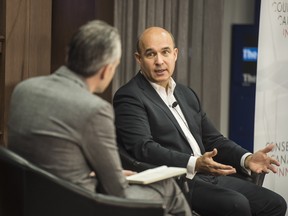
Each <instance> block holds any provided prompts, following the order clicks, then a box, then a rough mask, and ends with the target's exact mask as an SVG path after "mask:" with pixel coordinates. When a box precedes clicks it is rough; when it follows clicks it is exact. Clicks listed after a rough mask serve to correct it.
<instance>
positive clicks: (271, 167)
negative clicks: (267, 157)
mask: <svg viewBox="0 0 288 216" xmlns="http://www.w3.org/2000/svg"><path fill="white" fill-rule="evenodd" d="M268 169H269V170H271V171H272V172H273V173H277V168H276V167H275V166H273V165H270V166H268Z"/></svg>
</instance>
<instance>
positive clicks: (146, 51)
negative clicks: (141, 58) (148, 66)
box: [144, 47, 171, 54]
mask: <svg viewBox="0 0 288 216" xmlns="http://www.w3.org/2000/svg"><path fill="white" fill-rule="evenodd" d="M163 50H171V48H170V47H163V48H162V49H161V51H163ZM154 51H155V50H154V49H152V48H148V49H146V50H145V52H144V54H146V53H148V52H154Z"/></svg>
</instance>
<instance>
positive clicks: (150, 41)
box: [113, 27, 287, 216]
mask: <svg viewBox="0 0 288 216" xmlns="http://www.w3.org/2000/svg"><path fill="white" fill-rule="evenodd" d="M177 55H178V49H177V48H175V43H174V39H173V36H172V34H171V33H170V32H168V31H166V30H165V29H162V28H159V27H151V28H148V29H146V30H145V31H144V32H143V33H142V34H141V36H140V37H139V39H138V41H137V52H136V53H135V57H136V60H137V62H138V64H139V65H140V68H141V70H140V71H139V73H138V74H137V75H136V76H135V77H134V78H132V80H130V82H128V83H127V84H126V85H124V86H123V87H121V88H120V89H119V90H118V91H117V92H116V94H115V96H114V101H113V104H114V108H115V115H116V116H115V121H116V127H117V136H118V142H119V143H120V144H121V145H123V146H124V147H125V148H126V150H127V151H128V152H129V153H130V154H131V155H132V156H133V157H134V158H136V159H137V160H139V161H142V162H147V163H150V164H154V165H167V166H176V167H185V168H187V176H186V177H187V179H188V185H189V188H190V190H189V194H187V198H188V200H189V202H190V204H191V205H192V207H193V209H194V210H196V212H198V213H200V214H201V215H203V216H204V215H213V216H216V215H221V216H223V215H239V216H249V215H267V216H271V215H274V216H276V215H279V216H280V215H285V212H286V209H287V204H286V202H285V200H284V199H283V198H282V197H281V196H280V195H278V194H276V193H274V192H272V191H270V190H268V189H266V188H263V187H259V186H256V185H254V184H252V183H250V182H247V181H244V180H241V179H239V178H235V177H231V176H228V175H230V174H234V173H236V172H237V173H246V174H250V173H251V171H253V172H256V173H261V172H265V173H268V172H269V171H272V172H276V168H275V165H276V166H279V163H278V162H277V161H276V160H274V159H273V158H271V157H269V156H268V155H267V153H269V152H270V151H271V150H272V149H273V145H269V146H267V147H266V148H264V149H262V150H260V151H257V152H255V153H254V154H252V153H250V152H248V151H247V150H245V149H243V148H242V147H241V146H239V145H237V144H236V143H234V142H233V141H231V140H229V139H227V138H225V137H224V136H223V135H222V134H221V133H220V132H219V131H218V130H217V129H216V128H215V127H214V126H213V124H212V123H211V121H210V120H209V119H208V117H207V115H206V114H205V112H204V111H203V110H202V108H201V105H200V102H199V99H198V97H197V95H196V94H195V92H194V91H193V90H192V89H190V88H188V87H185V86H183V85H181V84H179V83H175V81H174V80H173V78H172V75H173V72H174V68H175V63H176V60H177Z"/></svg>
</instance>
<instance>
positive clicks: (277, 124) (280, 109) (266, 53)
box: [254, 0, 288, 215]
mask: <svg viewBox="0 0 288 216" xmlns="http://www.w3.org/2000/svg"><path fill="white" fill-rule="evenodd" d="M254 134H255V135H254V151H257V150H259V149H262V148H264V147H265V145H267V144H268V143H275V144H276V147H275V148H274V150H273V152H272V153H271V156H273V157H275V158H276V159H277V160H278V161H279V162H280V163H281V166H280V167H279V168H278V172H277V174H272V173H270V174H269V175H266V177H265V181H264V187H267V188H269V189H271V190H273V191H276V192H277V193H279V194H281V195H282V196H283V197H284V198H285V199H286V202H288V0H282V1H275V0H262V1H261V12H260V29H259V43H258V64H257V82H256V108H255V132H254ZM286 215H288V213H286Z"/></svg>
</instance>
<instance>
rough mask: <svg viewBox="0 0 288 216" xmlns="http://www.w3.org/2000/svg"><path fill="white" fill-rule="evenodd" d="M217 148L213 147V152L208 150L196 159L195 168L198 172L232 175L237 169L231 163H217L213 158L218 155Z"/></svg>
mask: <svg viewBox="0 0 288 216" xmlns="http://www.w3.org/2000/svg"><path fill="white" fill-rule="evenodd" d="M217 153H218V151H217V149H213V151H211V152H206V153H205V154H204V155H202V156H201V157H199V158H198V159H197V161H196V167H195V170H196V171H197V172H202V173H209V174H212V175H230V174H233V173H236V169H235V168H234V167H232V166H229V165H224V164H221V163H217V162H215V161H214V160H213V157H215V156H216V155H217Z"/></svg>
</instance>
